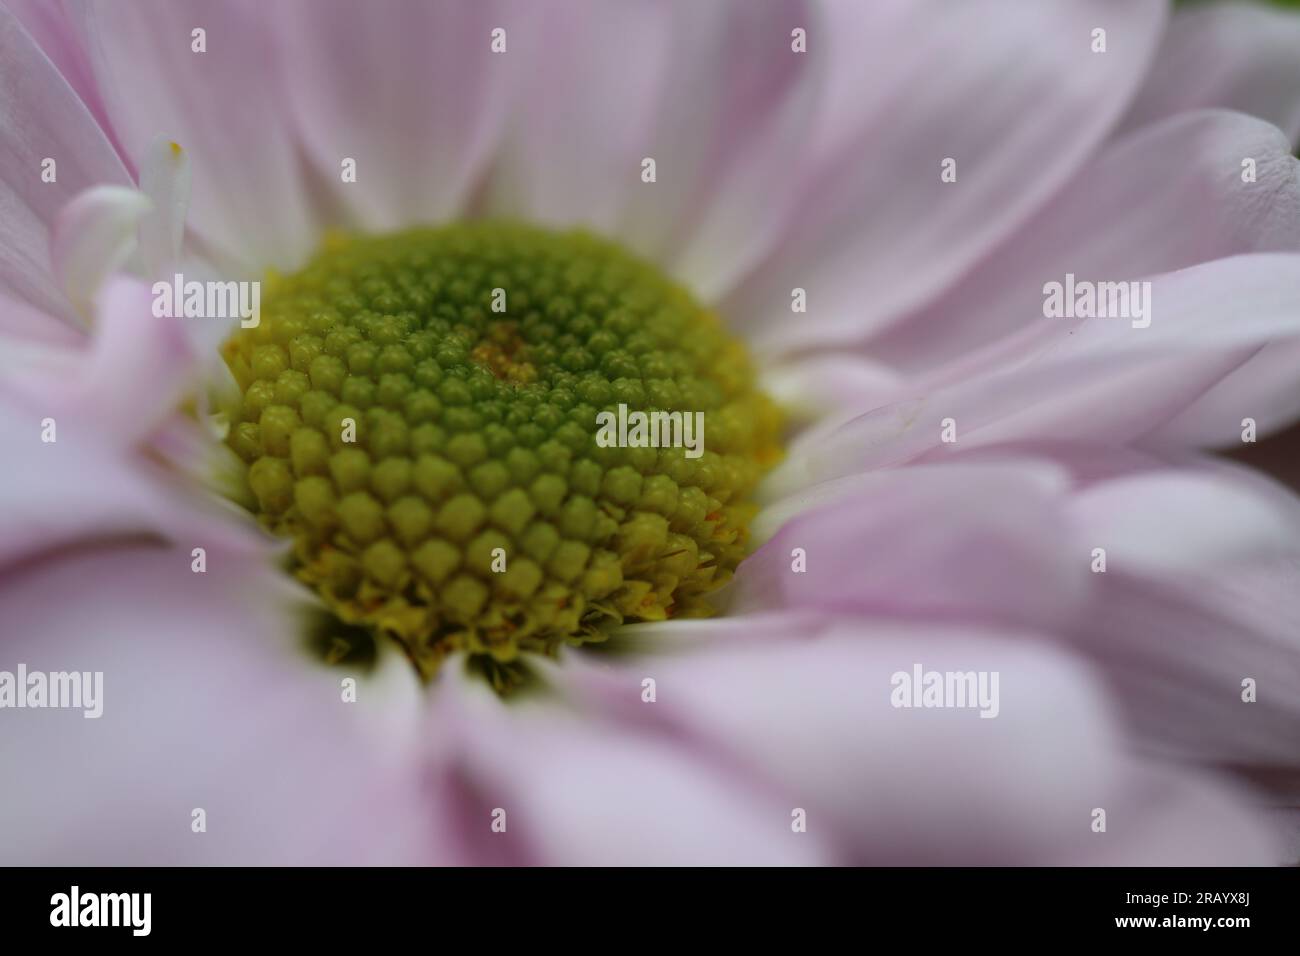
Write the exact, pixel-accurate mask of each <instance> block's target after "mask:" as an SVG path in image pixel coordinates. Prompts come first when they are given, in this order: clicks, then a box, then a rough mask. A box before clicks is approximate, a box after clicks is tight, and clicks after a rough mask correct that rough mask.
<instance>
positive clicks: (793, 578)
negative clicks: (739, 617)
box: [735, 460, 1089, 627]
mask: <svg viewBox="0 0 1300 956" xmlns="http://www.w3.org/2000/svg"><path fill="white" fill-rule="evenodd" d="M1065 488H1066V476H1065V474H1064V473H1063V472H1062V471H1061V470H1060V469H1057V468H1055V467H1053V466H1052V465H1050V464H1047V463H1041V462H1033V461H1029V460H1012V461H1010V462H1006V463H998V464H978V465H961V464H945V465H939V466H933V467H912V468H907V469H900V470H895V471H886V472H877V473H875V474H870V475H863V476H859V477H856V478H853V479H848V480H845V481H843V482H840V483H838V485H837V488H836V489H835V492H836V493H835V494H834V495H833V497H830V498H829V500H827V499H826V498H822V499H821V500H818V501H817V503H816V506H815V507H813V508H812V509H811V510H808V511H804V512H802V513H800V514H798V515H797V516H796V517H794V518H792V519H790V520H788V521H786V522H785V523H784V525H783V527H782V528H781V530H780V531H779V532H778V533H777V534H776V536H775V537H773V538H772V540H770V541H768V542H767V543H766V544H765V545H764V546H763V547H762V548H760V549H759V550H758V551H757V552H756V553H755V554H754V555H752V556H751V557H750V558H749V559H747V560H746V561H745V562H744V563H743V564H742V565H741V566H740V568H739V570H738V571H737V574H736V580H735V590H736V596H735V609H736V611H738V612H740V613H744V612H745V611H748V610H751V609H755V608H757V609H768V610H775V609H777V608H803V609H807V610H814V609H817V610H822V611H829V612H838V613H854V614H871V615H873V616H877V617H897V616H901V617H905V618H910V619H914V618H918V617H919V618H928V619H932V620H934V619H940V620H981V621H988V620H996V621H1002V622H1006V623H1008V624H1011V625H1021V626H1037V627H1050V626H1052V625H1054V624H1060V623H1063V622H1064V621H1067V620H1069V619H1070V618H1071V617H1072V615H1073V614H1074V613H1076V611H1077V609H1078V606H1079V604H1080V602H1081V601H1082V599H1083V597H1084V594H1085V591H1086V587H1087V584H1088V581H1087V578H1088V576H1089V575H1088V567H1087V562H1086V556H1087V551H1086V550H1085V549H1084V548H1082V547H1079V548H1077V549H1076V551H1075V553H1071V549H1070V548H1069V547H1068V546H1064V545H1065V542H1066V541H1067V540H1068V539H1069V537H1070V531H1071V529H1070V527H1069V525H1068V523H1067V522H1066V519H1065V515H1064V512H1063V509H1062V507H1061V498H1062V496H1063V494H1064V491H1065ZM780 507H781V506H780V505H777V506H776V508H777V509H778V510H780ZM796 549H801V550H802V552H803V554H802V556H800V557H801V563H797V559H796V555H795V550H796ZM800 566H802V567H803V568H805V570H797V568H798V567H800Z"/></svg>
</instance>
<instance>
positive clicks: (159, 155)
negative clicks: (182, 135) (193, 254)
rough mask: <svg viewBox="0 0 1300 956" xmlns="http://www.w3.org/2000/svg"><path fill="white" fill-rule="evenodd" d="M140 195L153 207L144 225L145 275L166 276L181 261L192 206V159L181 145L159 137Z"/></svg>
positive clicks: (142, 177)
mask: <svg viewBox="0 0 1300 956" xmlns="http://www.w3.org/2000/svg"><path fill="white" fill-rule="evenodd" d="M140 191H141V192H143V193H144V194H145V195H146V196H148V197H149V201H150V202H151V203H152V204H153V209H152V211H151V213H150V214H149V215H148V216H146V217H145V219H144V221H143V222H142V223H141V224H140V246H141V252H142V253H143V256H144V269H145V275H146V276H148V277H150V278H158V277H160V276H164V275H166V276H167V278H171V276H170V275H168V273H169V272H170V270H171V268H172V266H173V265H175V264H176V263H177V262H179V261H180V255H181V239H182V237H183V235H184V233H185V214H186V212H187V211H188V209H189V205H190V158H189V156H188V155H186V153H185V150H183V149H181V147H180V144H179V143H174V142H172V141H171V140H169V139H167V137H165V136H155V137H154V139H153V142H151V143H150V144H149V148H148V150H147V151H146V152H145V158H144V167H143V168H142V169H141V170H140Z"/></svg>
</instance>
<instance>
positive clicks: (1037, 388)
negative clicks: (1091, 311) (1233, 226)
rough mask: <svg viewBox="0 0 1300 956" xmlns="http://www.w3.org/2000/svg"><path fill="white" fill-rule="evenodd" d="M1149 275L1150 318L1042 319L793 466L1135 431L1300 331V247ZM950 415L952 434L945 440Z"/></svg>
mask: <svg viewBox="0 0 1300 956" xmlns="http://www.w3.org/2000/svg"><path fill="white" fill-rule="evenodd" d="M1151 281H1152V288H1151V296H1150V300H1151V302H1152V303H1153V305H1152V312H1151V316H1152V318H1151V324H1150V326H1149V327H1147V328H1134V327H1133V324H1132V322H1131V321H1130V320H1128V319H1116V318H1098V319H1084V320H1069V321H1067V320H1057V319H1042V320H1041V323H1040V324H1039V325H1037V326H1036V327H1033V328H1030V329H1027V330H1026V331H1025V333H1023V334H1022V335H1021V336H1020V337H1019V338H1018V340H1016V341H1012V342H1009V343H1008V345H1007V347H1006V348H1005V352H1006V358H1005V360H1004V362H1003V363H1002V366H1001V367H999V368H995V369H993V370H992V371H989V372H986V373H984V374H975V375H972V376H970V377H969V378H968V379H966V380H964V381H958V382H957V383H956V384H953V385H950V386H948V387H936V388H934V390H933V391H932V392H931V393H930V394H927V395H924V396H922V397H917V398H914V399H911V400H908V401H903V402H898V403H894V404H892V405H889V406H886V407H884V408H881V409H878V410H876V411H873V412H870V413H868V414H866V415H863V416H861V417H859V418H858V419H856V420H854V421H853V422H850V423H849V424H847V425H845V426H844V427H842V428H840V429H838V430H837V431H836V433H835V434H834V435H833V436H832V437H831V438H830V439H828V440H827V441H826V442H823V444H822V447H820V448H818V449H815V450H812V451H810V452H809V453H808V455H807V456H806V460H804V461H803V462H801V463H798V464H799V466H800V467H801V470H802V471H803V472H804V473H806V474H811V475H814V476H817V477H820V478H823V479H824V478H828V477H834V476H837V475H843V474H847V473H850V472H851V471H852V470H855V469H862V468H876V467H881V466H883V465H886V464H890V463H897V462H902V461H907V460H910V459H913V458H916V457H918V456H920V455H924V454H927V453H933V454H937V453H940V451H939V450H940V449H945V450H946V449H949V448H951V449H952V450H954V451H955V450H960V449H969V448H972V447H976V446H978V445H983V444H989V443H994V442H998V443H1001V442H1008V441H1018V440H1023V439H1041V440H1049V441H1050V440H1060V439H1062V438H1067V439H1069V440H1070V441H1074V442H1085V443H1086V442H1096V443H1099V444H1103V445H1114V444H1116V443H1126V442H1134V441H1138V440H1140V439H1141V438H1143V436H1145V435H1147V434H1149V433H1151V432H1152V431H1154V430H1155V429H1157V428H1158V427H1159V426H1161V425H1163V424H1164V423H1165V422H1166V421H1169V420H1170V419H1171V418H1173V417H1174V416H1175V415H1177V414H1179V413H1180V412H1181V411H1182V410H1183V409H1184V408H1186V407H1187V405H1188V404H1189V403H1190V402H1192V401H1194V400H1195V399H1196V398H1198V397H1199V396H1201V395H1203V394H1205V393H1206V392H1207V391H1208V390H1209V389H1211V388H1212V387H1214V386H1215V385H1216V384H1218V383H1219V382H1220V381H1222V380H1223V379H1224V378H1225V377H1226V376H1227V375H1228V374H1229V373H1231V372H1232V371H1233V370H1234V369H1236V368H1237V367H1239V366H1241V365H1242V363H1244V362H1245V361H1246V360H1247V359H1248V358H1250V356H1251V355H1253V354H1254V353H1255V352H1256V351H1257V350H1258V349H1259V348H1260V347H1262V346H1263V345H1265V344H1266V343H1268V342H1270V341H1274V340H1281V339H1286V338H1292V337H1294V336H1297V335H1300V255H1281V254H1267V255H1266V254H1259V255H1249V256H1236V257H1233V258H1230V259H1220V260H1216V261H1214V262H1208V263H1205V264H1203V265H1199V266H1195V267H1193V268H1190V269H1184V270H1182V271H1180V272H1174V273H1170V274H1168V275H1164V276H1158V277H1156V278H1154V279H1153V280H1151ZM1261 385H1263V386H1264V390H1265V391H1267V389H1268V388H1269V387H1275V386H1276V383H1275V382H1265V383H1261ZM1261 399H1262V400H1264V401H1268V400H1270V398H1269V396H1268V395H1263V396H1261ZM947 418H952V419H953V420H954V422H955V435H956V442H955V444H951V445H945V444H944V443H943V441H942V436H943V434H944V431H945V430H944V425H943V423H944V420H945V419H947ZM1220 435H1221V432H1220ZM1195 437H1196V438H1198V439H1199V440H1200V441H1201V442H1203V443H1207V444H1208V443H1212V442H1213V441H1215V439H1216V438H1217V437H1218V436H1216V435H1215V434H1214V433H1213V432H1211V431H1208V430H1207V432H1205V433H1203V434H1201V435H1198V436H1195Z"/></svg>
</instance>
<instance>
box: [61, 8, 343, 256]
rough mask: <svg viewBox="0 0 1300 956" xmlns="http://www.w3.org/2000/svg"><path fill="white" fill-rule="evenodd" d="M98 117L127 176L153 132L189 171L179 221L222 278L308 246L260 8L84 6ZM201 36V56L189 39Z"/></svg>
mask: <svg viewBox="0 0 1300 956" xmlns="http://www.w3.org/2000/svg"><path fill="white" fill-rule="evenodd" d="M81 28H82V30H83V31H84V35H85V43H86V45H87V48H88V49H89V50H90V52H91V62H92V64H93V66H94V71H95V77H96V80H97V82H98V83H99V85H100V87H101V88H102V89H103V91H104V100H105V104H106V107H107V110H108V115H109V117H110V118H111V120H112V122H113V127H114V130H115V132H116V133H117V134H118V135H119V137H120V138H121V141H122V143H123V144H124V146H125V148H126V150H127V153H128V155H129V156H130V157H131V160H132V162H133V163H134V164H135V165H136V167H137V168H140V169H145V168H146V167H147V165H148V154H149V147H150V144H151V143H152V142H153V141H154V139H155V138H156V137H157V136H158V135H160V134H161V135H163V136H165V137H166V138H167V139H168V140H170V141H174V142H177V143H179V144H180V145H181V146H182V147H184V149H185V151H186V152H187V153H188V154H189V157H190V163H191V165H192V168H193V184H194V188H193V195H192V204H191V206H190V225H191V227H192V228H193V230H194V231H195V232H196V233H197V234H198V235H199V236H200V237H202V238H203V239H205V240H207V241H208V242H209V243H211V244H212V245H213V247H214V248H215V249H216V250H217V251H218V253H219V254H220V256H221V258H222V260H223V263H224V264H225V265H226V267H227V268H228V270H229V271H230V272H233V273H236V274H240V275H246V276H252V277H260V275H261V273H262V272H264V271H265V269H266V268H268V267H271V266H274V267H276V268H282V269H288V268H293V267H295V266H297V265H298V264H300V263H301V262H302V260H303V259H304V258H305V257H306V256H307V255H308V254H309V253H310V252H311V251H313V249H314V248H315V245H316V239H317V237H316V229H315V226H314V223H313V219H312V211H311V207H310V203H309V200H308V192H307V190H308V182H307V180H306V178H305V177H304V176H303V175H302V170H301V168H300V163H299V157H298V154H297V144H296V141H295V136H294V132H293V129H292V127H291V125H290V123H289V122H287V120H286V116H287V112H286V104H285V97H284V92H283V87H282V85H281V82H280V74H279V72H278V71H279V64H280V60H279V56H278V51H277V50H276V48H275V46H274V43H273V36H272V33H271V31H269V30H268V29H267V27H266V20H265V13H259V5H258V4H255V3H248V2H244V0H231V2H230V3H222V4H219V5H214V4H209V3H203V2H201V0H141V2H138V3H131V4H126V5H123V4H116V3H104V2H98V0H92V2H90V3H88V4H87V5H86V6H85V9H84V14H83V16H82V17H81ZM196 30H203V31H206V32H205V33H204V34H203V41H204V52H197V51H196V50H195V49H194V48H195V46H197V45H198V40H197V39H196V38H195V37H194V33H193V31H196Z"/></svg>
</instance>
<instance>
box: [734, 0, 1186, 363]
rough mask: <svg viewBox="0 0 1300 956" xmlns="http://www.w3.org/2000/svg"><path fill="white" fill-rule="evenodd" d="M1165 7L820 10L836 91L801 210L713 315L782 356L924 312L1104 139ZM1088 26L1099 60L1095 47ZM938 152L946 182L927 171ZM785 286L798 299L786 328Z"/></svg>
mask: <svg viewBox="0 0 1300 956" xmlns="http://www.w3.org/2000/svg"><path fill="white" fill-rule="evenodd" d="M1163 12H1164V6H1163V4H1161V3H1156V2H1152V3H1148V2H1128V3H1123V4H1109V5H1106V6H1105V7H1104V8H1098V7H1097V6H1095V5H1093V4H1089V3H1082V2H1077V3H1052V4H1046V3H1036V4H1019V3H1001V2H966V3H961V4H942V3H916V2H905V3H886V4H875V3H872V4H864V3H856V2H854V0H844V2H841V3H836V4H832V5H831V6H830V7H829V14H830V19H829V22H828V23H827V24H826V26H825V28H824V30H825V33H824V35H823V36H820V37H816V38H814V39H813V40H810V43H816V44H820V49H822V50H824V51H828V52H826V54H825V55H827V56H829V57H830V64H829V67H828V68H829V70H830V75H829V77H828V82H829V84H830V86H831V88H832V90H834V89H836V87H839V89H840V92H839V93H838V95H834V96H832V97H831V98H830V99H829V101H828V109H829V110H830V112H829V113H828V114H825V115H823V116H821V117H820V118H819V129H820V130H821V133H820V135H816V136H814V137H813V138H812V145H813V149H812V150H811V155H810V156H806V157H804V158H803V160H802V161H801V162H800V164H799V166H798V167H796V168H797V169H798V170H799V173H800V179H799V184H798V185H797V187H796V188H797V189H799V191H800V198H799V206H798V208H799V210H800V214H799V216H798V217H797V219H796V221H795V222H794V223H793V225H792V227H791V228H790V230H789V232H788V234H787V235H786V237H785V242H784V243H783V244H782V246H781V247H780V249H779V250H778V251H777V253H776V254H775V255H774V256H773V257H771V258H770V260H769V261H768V262H766V263H765V264H764V268H763V272H762V273H761V274H760V275H757V276H755V277H754V279H753V281H752V282H749V283H747V284H746V285H745V286H743V287H742V289H741V290H740V291H739V292H738V293H737V294H736V295H734V296H732V297H730V298H729V299H728V300H727V302H726V303H725V307H726V311H727V312H728V313H730V314H732V315H735V316H737V317H738V319H741V320H743V321H745V322H747V323H749V324H748V325H747V329H748V330H752V336H753V337H754V338H755V339H756V340H757V341H758V342H759V343H760V344H761V345H762V346H763V347H764V348H766V349H773V350H778V349H784V348H793V347H796V346H797V347H807V346H808V345H809V344H810V343H818V344H838V343H845V342H853V341H861V340H862V339H864V338H865V337H867V336H868V335H869V334H871V333H873V332H876V331H878V330H880V329H882V328H884V327H885V326H887V325H888V324H889V323H890V322H892V321H894V320H896V319H897V318H899V317H900V316H902V315H904V314H905V313H906V312H908V311H909V310H911V309H915V308H918V307H920V306H922V305H924V304H925V302H927V301H928V300H929V299H931V298H932V297H933V296H934V295H935V294H936V293H937V292H938V291H940V290H942V288H943V287H944V286H945V285H947V284H949V283H951V282H953V281H954V280H956V279H957V278H959V277H960V275H961V274H962V273H963V272H965V271H966V270H967V269H969V268H971V267H972V266H973V265H974V264H975V263H976V262H977V261H978V260H979V258H980V257H981V256H983V255H984V254H986V253H987V252H988V251H989V250H990V249H991V248H992V247H993V246H994V245H995V244H996V243H997V242H998V241H1000V240H1002V239H1004V238H1005V237H1006V236H1007V235H1009V234H1010V233H1012V232H1013V231H1014V230H1015V229H1016V228H1017V227H1019V226H1020V225H1021V224H1022V223H1023V222H1024V221H1025V220H1026V219H1027V218H1028V217H1029V216H1030V215H1031V214H1032V213H1033V212H1034V210H1036V209H1037V208H1038V207H1039V206H1040V205H1041V204H1042V202H1043V201H1044V200H1045V199H1046V198H1047V197H1048V196H1050V195H1051V194H1052V193H1053V192H1054V191H1056V190H1057V189H1058V188H1060V186H1061V185H1062V184H1064V183H1065V182H1066V181H1067V180H1068V179H1069V177H1070V176H1071V175H1072V174H1073V173H1074V172H1075V171H1077V169H1078V168H1079V167H1080V166H1081V165H1082V164H1083V162H1084V161H1085V160H1086V159H1087V157H1088V156H1089V154H1090V153H1091V152H1092V151H1093V150H1094V149H1096V147H1097V146H1098V144H1099V143H1101V142H1102V140H1103V139H1104V138H1105V137H1106V136H1107V135H1108V134H1109V132H1110V130H1111V128H1112V126H1113V124H1114V123H1115V121H1116V120H1117V119H1118V117H1119V116H1120V115H1121V114H1122V112H1123V110H1124V108H1125V107H1126V105H1127V103H1128V101H1129V97H1130V96H1131V94H1132V92H1133V91H1134V90H1135V89H1136V87H1137V85H1138V83H1139V82H1140V79H1141V77H1142V75H1143V73H1144V72H1145V70H1146V68H1147V65H1148V63H1149V60H1150V57H1151V56H1152V54H1153V52H1154V49H1155V45H1156V42H1157V40H1158V36H1159V32H1160V29H1161V27H1162V25H1163ZM1098 27H1102V28H1105V29H1106V30H1107V52H1106V53H1104V54H1098V53H1093V52H1092V51H1091V44H1092V36H1091V35H1092V30H1093V29H1094V28H1098ZM810 55H811V54H810ZM1008 64H1014V65H1015V67H1014V69H1011V68H1009V66H1008ZM949 157H950V158H953V159H956V160H957V164H958V166H957V170H958V179H957V182H955V183H944V182H941V181H940V164H941V162H942V161H943V160H944V159H945V158H949ZM774 186H775V184H774ZM783 188H784V187H783ZM795 287H800V288H804V289H806V290H807V294H808V314H807V315H806V316H800V317H799V319H800V321H797V322H796V321H791V316H790V312H789V303H790V294H791V292H790V290H791V289H792V288H795Z"/></svg>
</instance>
